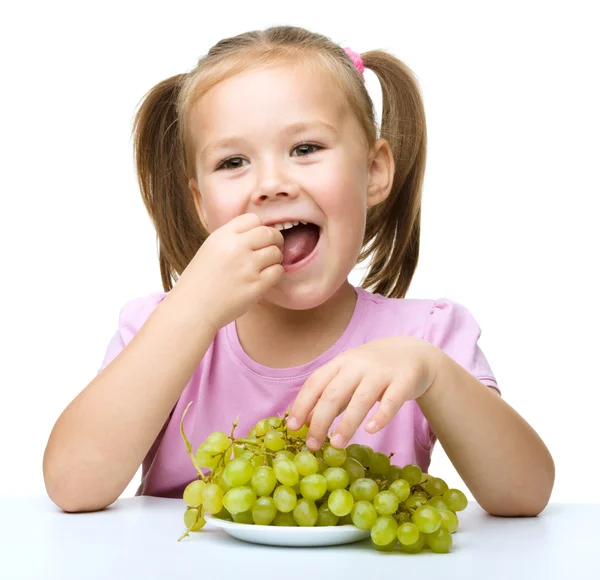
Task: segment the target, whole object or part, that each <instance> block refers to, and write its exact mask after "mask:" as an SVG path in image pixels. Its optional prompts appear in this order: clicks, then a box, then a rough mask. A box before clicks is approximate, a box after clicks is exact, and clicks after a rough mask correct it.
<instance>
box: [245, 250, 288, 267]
mask: <svg viewBox="0 0 600 580" xmlns="http://www.w3.org/2000/svg"><path fill="white" fill-rule="evenodd" d="M252 260H253V263H254V264H255V265H256V266H257V267H258V270H259V271H262V270H264V269H265V268H268V267H269V266H273V265H274V264H281V263H282V262H283V252H282V251H281V250H280V249H279V248H278V247H277V246H267V247H266V248H261V249H260V250H256V251H255V252H254V253H253V255H252Z"/></svg>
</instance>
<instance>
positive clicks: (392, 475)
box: [386, 465, 402, 483]
mask: <svg viewBox="0 0 600 580" xmlns="http://www.w3.org/2000/svg"><path fill="white" fill-rule="evenodd" d="M401 477H402V469H401V468H400V467H398V466H397V465H390V470H389V471H388V472H387V475H386V478H387V480H388V482H389V483H393V482H394V481H396V480H398V479H400V478H401Z"/></svg>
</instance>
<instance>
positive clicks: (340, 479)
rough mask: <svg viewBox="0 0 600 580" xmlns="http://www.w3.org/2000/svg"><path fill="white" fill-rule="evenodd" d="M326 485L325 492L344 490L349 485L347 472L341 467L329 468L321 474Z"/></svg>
mask: <svg viewBox="0 0 600 580" xmlns="http://www.w3.org/2000/svg"><path fill="white" fill-rule="evenodd" d="M323 477H324V478H325V482H326V484H327V491H334V490H335V489H346V487H348V483H350V477H349V476H348V472H347V471H346V470H345V469H343V468H342V467H329V468H328V469H327V470H326V471H325V473H324V474H323Z"/></svg>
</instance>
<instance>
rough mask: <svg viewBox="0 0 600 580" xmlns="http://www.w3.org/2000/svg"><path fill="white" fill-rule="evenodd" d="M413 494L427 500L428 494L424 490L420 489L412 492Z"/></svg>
mask: <svg viewBox="0 0 600 580" xmlns="http://www.w3.org/2000/svg"><path fill="white" fill-rule="evenodd" d="M413 495H414V496H415V497H422V498H423V499H424V500H425V501H429V494H428V493H427V492H426V491H423V490H422V489H420V490H418V491H415V492H413Z"/></svg>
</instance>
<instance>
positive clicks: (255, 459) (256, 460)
mask: <svg viewBox="0 0 600 580" xmlns="http://www.w3.org/2000/svg"><path fill="white" fill-rule="evenodd" d="M250 463H251V464H252V467H261V466H263V465H264V464H265V456H264V455H253V456H252V459H250Z"/></svg>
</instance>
